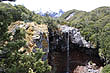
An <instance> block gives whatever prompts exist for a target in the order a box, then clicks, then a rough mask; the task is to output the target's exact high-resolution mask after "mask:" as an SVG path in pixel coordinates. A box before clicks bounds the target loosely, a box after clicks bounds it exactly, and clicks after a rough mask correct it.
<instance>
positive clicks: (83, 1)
mask: <svg viewBox="0 0 110 73" xmlns="http://www.w3.org/2000/svg"><path fill="white" fill-rule="evenodd" d="M12 4H21V5H24V6H26V7H27V8H28V9H30V10H32V11H33V10H34V11H36V10H40V9H42V10H44V11H46V10H53V11H56V10H58V9H63V10H64V11H67V10H71V9H78V10H84V11H91V10H93V9H95V8H97V7H100V6H110V0H17V1H16V2H15V3H14V2H13V3H12Z"/></svg>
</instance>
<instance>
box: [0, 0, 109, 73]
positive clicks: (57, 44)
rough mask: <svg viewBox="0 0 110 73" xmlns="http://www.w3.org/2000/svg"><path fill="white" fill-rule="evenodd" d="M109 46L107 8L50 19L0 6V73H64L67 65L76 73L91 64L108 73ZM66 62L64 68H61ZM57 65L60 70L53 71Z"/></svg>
mask: <svg viewBox="0 0 110 73" xmlns="http://www.w3.org/2000/svg"><path fill="white" fill-rule="evenodd" d="M67 44H68V45H67ZM82 45H85V46H82ZM109 46H110V7H106V6H104V7H99V8H97V9H95V10H92V11H90V12H86V11H80V10H75V9H73V10H70V11H67V12H65V13H64V14H62V15H61V16H60V17H58V18H52V17H50V15H48V14H46V15H45V16H41V15H39V14H36V13H35V12H32V11H30V10H29V9H27V8H25V7H24V6H22V5H15V6H13V5H11V4H6V3H1V2H0V72H6V73H7V72H8V73H19V72H20V73H48V72H49V71H50V70H51V69H52V71H53V72H55V73H58V72H57V71H56V70H57V69H59V70H58V71H60V72H62V73H63V69H62V68H63V67H65V72H66V67H68V64H71V67H70V68H71V70H70V71H71V72H73V71H74V69H75V68H76V71H77V68H78V69H81V68H82V66H83V68H85V67H86V64H88V63H91V65H92V66H93V64H94V63H92V62H96V63H97V64H98V65H100V66H99V67H100V68H101V66H104V68H103V70H102V72H103V73H107V71H108V73H109V72H110V69H109V68H110V47H109ZM45 48H46V49H45ZM67 48H69V49H70V51H68V50H67ZM69 52H70V54H69ZM67 53H68V54H67ZM73 53H77V54H73ZM69 55H70V56H69ZM75 55H77V56H75ZM47 56H48V57H47ZM72 56H74V57H72ZM82 56H83V57H82ZM85 56H86V57H85ZM55 57H56V58H55ZM71 57H72V58H71ZM69 58H71V62H72V63H69V61H70V60H69ZM82 58H83V59H82ZM47 59H48V60H47ZM74 59H75V62H73V61H74ZM86 59H87V60H86ZM95 59H96V60H95ZM67 60H68V64H65V65H64V66H63V64H62V63H66V61H67ZM80 60H81V61H80ZM48 61H49V64H48ZM54 61H55V63H52V62H54ZM60 61H61V62H62V63H61V64H62V65H61V67H62V68H57V69H56V67H59V65H60ZM82 61H84V63H83V62H82ZM85 61H87V62H85ZM91 61H92V62H91ZM99 61H100V64H99ZM12 63H13V64H12ZM57 63H58V64H57ZM74 63H77V65H76V66H75V65H74ZM50 65H52V67H53V68H51V66H50ZM55 65H58V66H55ZM79 65H80V66H79ZM84 66H85V67H84ZM87 66H89V65H87ZM96 66H97V65H96ZM96 66H95V68H97V67H96ZM54 68H55V69H54ZM86 68H87V67H86ZM87 69H88V68H87ZM106 69H107V70H106ZM83 70H84V69H83ZM88 70H89V69H88ZM95 70H98V68H97V69H94V70H93V71H95ZM84 71H86V70H84Z"/></svg>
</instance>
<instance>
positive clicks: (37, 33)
mask: <svg viewBox="0 0 110 73" xmlns="http://www.w3.org/2000/svg"><path fill="white" fill-rule="evenodd" d="M18 28H22V29H25V31H26V36H25V39H24V40H25V41H26V46H25V47H24V46H23V47H21V48H20V50H22V51H23V50H24V48H28V50H27V53H28V52H32V51H33V50H34V48H43V50H44V51H45V52H47V53H48V52H49V46H48V45H49V43H48V42H49V39H48V28H47V25H45V24H40V25H39V24H36V23H35V22H28V23H25V22H22V21H17V22H14V23H12V24H11V25H10V26H9V27H8V29H9V31H8V32H9V33H10V32H11V33H12V34H13V35H14V33H15V32H16V29H18ZM12 37H13V36H12Z"/></svg>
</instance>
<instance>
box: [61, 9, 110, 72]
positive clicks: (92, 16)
mask: <svg viewBox="0 0 110 73" xmlns="http://www.w3.org/2000/svg"><path fill="white" fill-rule="evenodd" d="M72 13H74V15H73V16H71V17H70V18H69V19H68V20H67V17H68V16H69V15H71V14H72ZM60 18H61V19H64V20H65V21H67V22H68V23H69V24H68V25H69V26H72V27H76V28H79V29H80V31H81V34H82V35H83V36H84V38H85V39H86V40H87V41H90V42H91V44H92V45H93V47H95V48H97V49H98V50H99V55H100V57H101V58H103V59H104V61H105V62H104V64H105V65H108V64H110V7H100V8H97V9H95V10H93V11H91V12H85V11H78V10H70V11H67V12H65V13H64V14H63V15H62V16H61V17H60ZM108 67H109V69H110V66H107V69H108ZM105 68H106V67H104V69H105ZM109 71H110V70H109ZM104 73H107V72H105V71H104ZM108 73H109V72H108Z"/></svg>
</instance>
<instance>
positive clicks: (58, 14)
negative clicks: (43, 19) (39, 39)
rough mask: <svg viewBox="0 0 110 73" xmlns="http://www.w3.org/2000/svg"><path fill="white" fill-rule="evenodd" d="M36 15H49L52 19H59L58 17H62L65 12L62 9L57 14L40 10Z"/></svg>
mask: <svg viewBox="0 0 110 73" xmlns="http://www.w3.org/2000/svg"><path fill="white" fill-rule="evenodd" d="M36 13H37V14H39V15H41V16H46V14H48V15H49V16H51V17H56V18H57V17H60V16H61V15H62V14H63V13H64V11H63V10H62V9H60V10H58V11H55V12H54V11H51V10H49V11H45V12H44V11H43V10H38V11H36Z"/></svg>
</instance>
